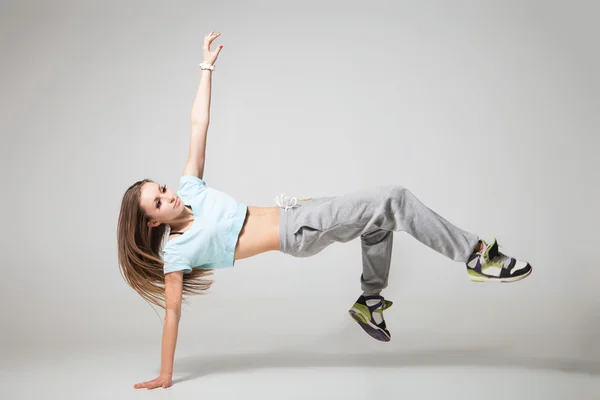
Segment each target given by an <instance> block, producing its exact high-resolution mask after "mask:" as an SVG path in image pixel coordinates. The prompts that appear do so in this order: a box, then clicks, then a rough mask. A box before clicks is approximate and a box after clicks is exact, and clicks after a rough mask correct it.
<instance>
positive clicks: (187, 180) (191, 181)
mask: <svg viewBox="0 0 600 400" xmlns="http://www.w3.org/2000/svg"><path fill="white" fill-rule="evenodd" d="M204 189H206V181H205V180H204V179H200V178H198V177H197V176H195V175H182V176H181V178H179V190H183V191H189V190H191V191H193V190H204Z"/></svg>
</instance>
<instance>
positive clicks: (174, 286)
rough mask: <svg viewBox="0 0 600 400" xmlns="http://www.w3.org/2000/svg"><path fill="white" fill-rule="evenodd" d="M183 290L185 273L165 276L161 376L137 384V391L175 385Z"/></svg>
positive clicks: (135, 386) (178, 272)
mask: <svg viewBox="0 0 600 400" xmlns="http://www.w3.org/2000/svg"><path fill="white" fill-rule="evenodd" d="M182 288H183V271H176V272H170V273H168V274H166V275H165V300H166V304H165V306H166V309H165V321H164V325H163V335H162V347H161V349H162V350H161V361H160V375H159V376H158V378H156V379H153V380H151V381H146V382H141V383H137V384H135V385H134V386H133V387H134V388H135V389H143V388H146V389H154V388H157V387H163V388H168V387H169V386H171V385H172V384H173V359H174V358H175V347H176V344H177V334H178V331H179V320H180V318H181V299H182V297H181V294H182Z"/></svg>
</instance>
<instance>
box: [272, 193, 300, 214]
mask: <svg viewBox="0 0 600 400" xmlns="http://www.w3.org/2000/svg"><path fill="white" fill-rule="evenodd" d="M275 204H277V205H278V206H279V207H281V208H283V209H285V210H286V211H287V210H288V209H289V208H294V207H296V205H297V204H298V199H297V198H296V197H289V196H285V195H284V194H283V193H281V194H279V196H275Z"/></svg>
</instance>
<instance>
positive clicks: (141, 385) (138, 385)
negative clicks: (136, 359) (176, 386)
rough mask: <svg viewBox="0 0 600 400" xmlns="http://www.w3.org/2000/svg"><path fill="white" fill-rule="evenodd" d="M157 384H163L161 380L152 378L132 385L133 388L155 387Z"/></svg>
mask: <svg viewBox="0 0 600 400" xmlns="http://www.w3.org/2000/svg"><path fill="white" fill-rule="evenodd" d="M159 386H163V382H160V381H158V380H157V379H153V380H151V381H146V382H141V383H136V384H135V385H133V388H134V389H155V388H157V387H159Z"/></svg>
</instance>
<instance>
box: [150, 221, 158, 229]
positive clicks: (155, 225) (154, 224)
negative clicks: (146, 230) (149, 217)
mask: <svg viewBox="0 0 600 400" xmlns="http://www.w3.org/2000/svg"><path fill="white" fill-rule="evenodd" d="M159 225H160V222H158V221H156V220H153V221H148V227H150V228H156V227H157V226H159Z"/></svg>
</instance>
